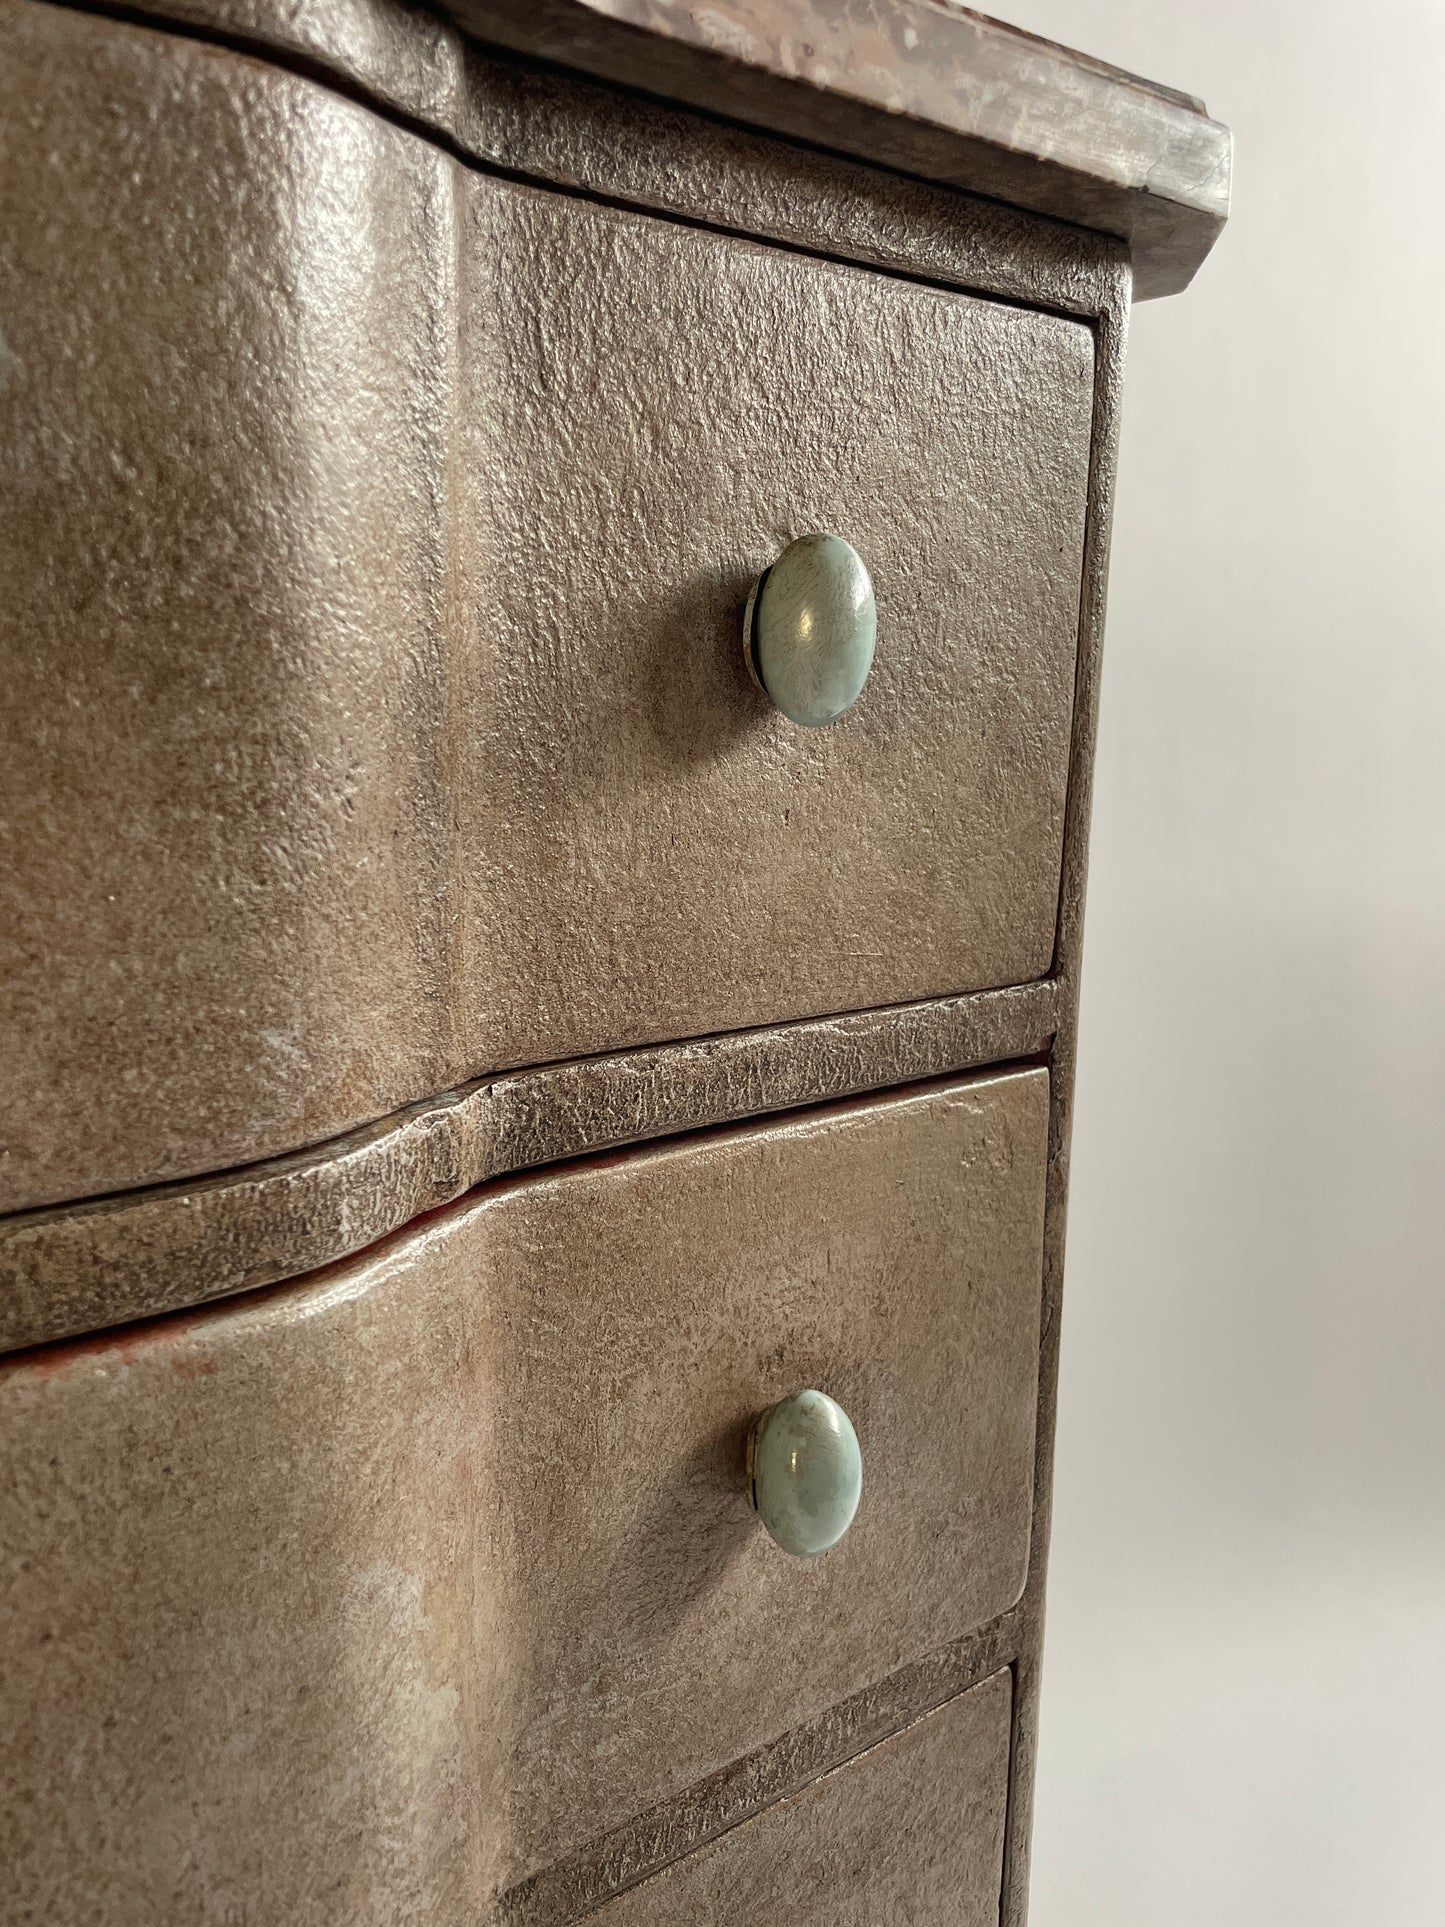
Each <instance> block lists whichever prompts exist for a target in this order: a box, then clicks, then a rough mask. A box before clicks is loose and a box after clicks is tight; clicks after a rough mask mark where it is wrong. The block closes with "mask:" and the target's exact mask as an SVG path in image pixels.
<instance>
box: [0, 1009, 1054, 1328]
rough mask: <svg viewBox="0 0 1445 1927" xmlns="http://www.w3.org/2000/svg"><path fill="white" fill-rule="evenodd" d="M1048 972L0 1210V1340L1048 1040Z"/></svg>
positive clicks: (481, 1094) (212, 1291) (496, 1085)
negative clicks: (125, 1188)
mask: <svg viewBox="0 0 1445 1927" xmlns="http://www.w3.org/2000/svg"><path fill="white" fill-rule="evenodd" d="M1055 1002H1056V996H1055V990H1054V986H1053V984H1052V983H1038V984H1024V985H1019V986H1017V987H1015V988H1012V989H1009V990H995V991H984V992H981V993H980V994H978V995H976V996H972V997H952V998H944V999H942V1000H940V1001H939V1002H936V1003H926V1004H910V1005H904V1006H903V1007H902V1008H900V1009H896V1010H877V1011H863V1012H859V1013H856V1014H853V1015H850V1016H843V1017H828V1018H819V1019H814V1020H812V1021H810V1022H805V1023H798V1024H785V1025H781V1026H779V1027H777V1028H774V1029H768V1030H754V1031H742V1032H734V1033H732V1034H730V1035H725V1036H721V1037H707V1038H701V1039H698V1040H696V1041H694V1042H691V1043H686V1044H674V1045H661V1046H653V1047H651V1048H648V1049H644V1050H636V1051H622V1052H619V1053H617V1054H615V1055H611V1056H606V1057H591V1058H584V1059H581V1060H578V1061H574V1062H572V1063H567V1064H553V1065H547V1066H545V1067H544V1068H542V1069H540V1070H533V1071H516V1072H513V1073H512V1074H511V1075H509V1076H506V1077H495V1078H487V1079H484V1080H482V1081H481V1082H479V1083H477V1084H473V1085H470V1086H466V1087H464V1088H463V1089H461V1090H457V1091H445V1092H443V1093H442V1094H441V1095H440V1096H439V1097H437V1098H434V1099H431V1100H429V1101H427V1102H424V1103H421V1104H417V1105H414V1106H411V1107H409V1108H408V1109H407V1110H405V1111H403V1112H402V1113H400V1114H399V1115H397V1116H393V1117H389V1118H384V1119H382V1120H381V1121H380V1122H379V1123H378V1124H376V1125H372V1126H367V1127H365V1128H364V1129H362V1130H359V1131H355V1132H352V1133H351V1134H349V1135H348V1136H347V1137H345V1138H342V1139H339V1140H333V1141H332V1142H330V1143H328V1144H322V1145H319V1146H317V1147H316V1149H315V1150H312V1151H303V1152H297V1153H292V1154H290V1155H288V1156H284V1157H279V1158H273V1159H270V1160H268V1161H267V1162H265V1163H262V1164H255V1165H251V1166H249V1167H247V1168H245V1169H242V1170H240V1171H233V1172H224V1173H221V1174H220V1175H218V1176H216V1177H213V1178H209V1179H204V1180H202V1181H200V1182H199V1183H195V1184H172V1185H160V1186H157V1187H155V1188H154V1189H150V1190H143V1191H135V1192H129V1193H125V1194H122V1195H121V1196H120V1197H116V1198H105V1199H100V1200H98V1201H96V1202H94V1203H90V1204H83V1205H61V1206H58V1207H55V1208H53V1209H49V1210H40V1211H21V1212H16V1213H14V1214H12V1215H11V1216H9V1217H0V1351H3V1350H15V1349H18V1348H20V1347H22V1346H26V1345H39V1344H44V1343H46V1342H48V1341H49V1340H51V1339H55V1338H65V1337H68V1336H70V1335H72V1334H74V1333H79V1332H86V1331H94V1330H96V1329H98V1328H99V1327H101V1326H104V1325H118V1324H124V1323H126V1322H128V1321H130V1320H132V1319H137V1318H150V1317H154V1316H156V1315H158V1314H160V1313H163V1312H168V1311H178V1310H180V1309H182V1308H183V1307H185V1306H189V1305H195V1304H199V1303H203V1302H204V1301H205V1300H207V1299H210V1298H226V1297H230V1296H232V1295H233V1294H234V1293H236V1292H241V1291H252V1290H255V1289H256V1288H257V1287H258V1286H261V1285H271V1284H276V1283H278V1282H280V1281H281V1280H283V1279H286V1278H295V1277H300V1276H301V1274H302V1273H304V1272H307V1271H313V1270H316V1269H317V1268H318V1267H319V1266H321V1265H326V1264H331V1263H332V1262H334V1261H335V1260H336V1259H338V1258H344V1257H347V1256H348V1255H349V1254H350V1253H352V1252H354V1251H360V1250H362V1249H364V1248H365V1247H366V1246H367V1245H370V1244H374V1243H376V1241H377V1240H378V1239H380V1238H384V1237H385V1236H387V1234H388V1233H390V1232H393V1231H397V1230H399V1229H400V1228H401V1227H402V1226H403V1225H405V1224H407V1223H408V1222H409V1221H410V1220H411V1219H413V1218H415V1217H418V1216H420V1214H421V1213H422V1212H424V1211H431V1210H435V1209H436V1208H437V1206H439V1205H443V1204H449V1203H450V1202H451V1201H452V1200H453V1199H454V1198H459V1197H460V1196H461V1195H462V1193H463V1192H465V1191H470V1190H471V1189H472V1188H473V1187H474V1186H476V1185H478V1184H484V1183H485V1182H486V1181H487V1180H488V1179H490V1178H495V1177H500V1176H503V1175H504V1174H505V1173H507V1172H509V1171H520V1170H524V1169H526V1168H527V1167H528V1166H532V1165H541V1164H555V1163H556V1162H558V1160H559V1159H563V1158H575V1157H582V1156H585V1155H586V1153H588V1152H589V1151H598V1150H603V1149H606V1148H608V1147H611V1146H615V1145H622V1144H631V1143H636V1142H638V1141H641V1140H645V1139H648V1138H659V1137H672V1136H676V1135H677V1134H679V1133H680V1132H683V1131H692V1130H697V1129H699V1128H701V1127H702V1126H705V1125H710V1124H723V1123H726V1122H727V1121H728V1120H729V1119H730V1118H741V1117H756V1116H760V1115H762V1114H763V1113H764V1112H767V1111H785V1110H791V1109H795V1108H797V1107H798V1106H800V1105H805V1104H818V1103H825V1102H827V1101H828V1100H830V1099H833V1098H839V1097H847V1096H850V1095H852V1094H853V1093H855V1092H859V1091H869V1090H881V1089H883V1088H884V1087H885V1086H887V1085H890V1084H908V1083H913V1082H916V1081H917V1080H919V1079H921V1078H930V1077H940V1076H942V1075H944V1074H945V1073H946V1072H949V1071H962V1070H972V1069H976V1068H977V1067H978V1066H980V1065H983V1064H997V1063H1005V1062H1007V1061H1009V1060H1010V1059H1013V1058H1025V1057H1040V1056H1042V1055H1043V1053H1044V1052H1045V1051H1047V1050H1048V1048H1049V1045H1050V1043H1051V1041H1052V1038H1053V1034H1054V1023H1055Z"/></svg>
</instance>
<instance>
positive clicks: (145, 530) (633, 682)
mask: <svg viewBox="0 0 1445 1927" xmlns="http://www.w3.org/2000/svg"><path fill="white" fill-rule="evenodd" d="M0 143H3V153H0V159H3V166H0V261H3V262H4V263H5V264H6V266H7V271H8V272H9V274H10V279H11V282H12V283H13V288H14V299H13V301H12V303H11V305H10V307H9V308H7V312H6V320H5V336H6V342H7V344H8V347H7V353H8V355H9V357H10V359H9V360H8V361H6V362H5V364H4V365H5V366H6V367H7V368H12V369H19V370H22V371H23V379H21V378H20V377H19V376H16V377H15V378H14V379H11V380H9V381H8V382H6V383H4V384H0V442H3V445H4V446H5V447H6V448H8V449H10V450H12V451H13V452H14V459H13V462H12V464H11V467H12V473H13V476H14V478H15V488H14V490H13V491H12V492H13V494H14V498H15V499H14V504H13V507H14V513H13V514H12V515H11V516H10V517H9V519H8V520H7V522H6V524H5V527H4V529H3V530H0V661H3V665H4V671H5V673H4V676H3V677H0V735H3V740H4V741H5V743H6V747H7V754H6V756H5V758H4V759H0V859H3V860H0V891H3V892H4V896H3V898H0V985H3V994H0V1061H3V1062H4V1063H5V1065H6V1066H7V1069H8V1071H9V1073H10V1074H9V1075H8V1076H6V1077H4V1078H3V1079H0V1210H8V1209H19V1208H22V1207H25V1206H29V1205H36V1204H44V1203H48V1202H53V1201H56V1200H59V1199H65V1198H70V1197H76V1196H83V1195H94V1194H99V1193H104V1192H109V1191H112V1190H122V1189H126V1188H129V1187H133V1186H137V1185H144V1184H148V1183H152V1182H156V1181H159V1180H163V1179H169V1178H176V1177H185V1176H190V1175H194V1174H196V1173H200V1172H206V1171H212V1170H218V1169H222V1168H224V1167H227V1166H231V1165H235V1164H239V1163H243V1162H245V1161H248V1160H251V1159H255V1158H260V1157H265V1156H268V1155H271V1154H274V1153H277V1152H281V1151H287V1150H291V1149H293V1148H295V1147H297V1146H298V1145H301V1144H308V1143H315V1142H317V1141H319V1140H322V1139H325V1138H327V1137H329V1136H331V1135H333V1134H335V1133H338V1132H341V1131H344V1130H346V1129H348V1128H350V1127H352V1126H354V1125H357V1124H360V1123H363V1122H366V1121H369V1120H371V1119H374V1118H377V1117H380V1116H383V1115H385V1114H387V1113H389V1112H391V1111H393V1110H395V1109H397V1108H398V1107H400V1106H402V1105H404V1104H407V1103H409V1102H411V1101H413V1100H415V1099H418V1098H422V1097H425V1096H429V1095H431V1094H433V1093H435V1092H437V1091H439V1090H442V1089H444V1088H447V1087H448V1086H450V1085H453V1084H456V1083H458V1082H460V1081H463V1080H465V1079H467V1078H470V1077H473V1076H477V1075H480V1074H482V1073H484V1072H486V1071H488V1070H492V1069H499V1068H502V1067H505V1066H516V1065H522V1064H531V1063H538V1062H544V1061H552V1060H556V1059H560V1058H566V1057H570V1056H573V1055H578V1054H586V1053H590V1052H596V1051H603V1050H607V1049H609V1048H612V1047H614V1046H620V1045H623V1044H628V1043H636V1042H653V1041H661V1040H664V1039H668V1038H673V1037H680V1036H692V1035H701V1034H707V1033H710V1032H713V1031H716V1030H720V1029H727V1028H731V1027H735V1026H749V1025H756V1024H761V1023H766V1022H770V1021H774V1020H783V1019H789V1018H795V1017H801V1016H805V1015H815V1014H823V1013H831V1012H835V1011H842V1010H848V1009H861V1008H866V1007H869V1006H872V1005H876V1004H888V1003H896V1002H900V1001H906V1000H909V999H914V998H922V997H927V996H929V995H932V994H935V993H947V992H953V991H964V990H969V989H974V988H980V987H984V986H989V985H998V984H1004V983H1009V982H1013V981H1017V980H1022V979H1026V978H1032V977H1037V976H1039V975H1040V974H1041V973H1043V972H1045V971H1047V969H1048V968H1049V965H1050V959H1051V955H1052V948H1053V938H1054V927H1055V912H1056V904H1057V898H1058V891H1059V879H1060V864H1061V850H1062V832H1063V821H1064V804H1065V788H1066V779H1067V769H1068V753H1069V738H1070V727H1071V714H1072V702H1073V685H1074V660H1075V630H1076V623H1077V613H1078V601H1079V582H1080V560H1081V553H1082V543H1083V536H1084V523H1085V502H1086V477H1087V468H1088V454H1089V437H1090V422H1091V407H1092V368H1093V353H1092V335H1091V333H1090V330H1089V329H1088V328H1087V327H1086V326H1084V325H1083V324H1081V323H1077V322H1071V321H1067V320H1064V319H1061V318H1059V317H1057V316H1053V315H1047V314H1042V313H1035V312H1030V311H1027V310H1025V309H1023V308H1018V307H1011V306H1008V305H1005V304H1002V303H998V302H989V301H984V300H978V299H972V298H969V297H966V296H964V295H961V294H958V293H949V292H946V291H942V290H939V289H935V288H932V287H927V286H923V285H920V284H916V283H912V282H906V281H903V280H900V279H890V278H889V277H888V276H886V275H883V274H879V273H871V272H866V271H864V270H862V269H858V268H851V267H847V266H842V265H838V264H835V263H833V262H830V261H826V260H822V259H818V258H812V257H809V256H806V255H804V254H801V253H794V252H788V251H785V250H783V249H779V248H768V247H763V246H757V245H753V244H750V243H747V242H744V241H741V240H736V239H730V238H728V237H726V236H723V235H720V234H716V233H711V232H703V231H701V230H698V229H692V228H688V227H686V226H684V225H682V224H679V223H673V222H667V221H662V220H656V219H650V218H646V217H643V216H641V215H634V214H630V213H627V212H624V211H620V210H615V209H609V208H605V207H601V206H598V205H594V204H590V203H587V202H584V201H582V200H578V199H572V198H568V197H564V196H560V195H555V194H549V193H545V192H542V191H539V190H533V189H529V188H524V187H521V186H518V185H515V184H511V183H507V182H504V181H500V180H497V179H494V178H489V177H485V176H482V175H480V174H476V173H471V172H468V171H467V170H465V169H463V168H461V167H459V166H457V165H456V164H455V163H453V162H452V161H450V160H449V159H448V158H447V157H446V156H445V155H443V154H442V153H440V152H439V151H438V150H436V149H435V148H432V147H430V146H428V145H427V144H426V143H425V142H423V141H421V140H419V139H416V138H414V137H412V136H409V135H407V134H404V133H402V132H401V131H400V130H398V129H397V128H395V127H393V126H391V125H389V124H387V123H385V122H383V121H381V120H379V119H377V118H375V117H374V116H370V115H368V114H366V113H365V112H364V111H363V110H362V109H360V108H359V107H357V106H355V105H353V104H352V103H350V102H348V101H344V100H341V99H339V98H338V97H336V96H335V95H333V94H330V93H328V92H326V91H325V90H324V89H322V88H320V87H317V86H315V85H313V84H311V83H309V82H307V81H304V80H301V79H299V78H298V77H296V76H294V75H291V74H287V73H282V72H279V71H276V70H268V69H266V68H264V67H262V66H259V65H257V64H256V63H252V62H248V61H244V60H241V59H239V58H235V57H232V56H230V55H226V54H222V53H219V52H217V51H216V50H215V49H214V48H210V47H203V46H199V45H196V44H193V43H188V42H185V41H182V40H178V39H168V38H167V37H166V36H163V35H158V34H155V33H148V32H143V31H140V30H137V29H135V28H132V27H128V26H124V25H121V24H119V23H117V22H113V21H104V20H98V19H95V18H92V17H89V16H86V15H83V14H79V13H72V12H69V11H67V10H63V9H57V8H52V7H45V6H29V5H26V4H24V0H18V3H17V4H16V5H15V6H14V7H13V8H12V9H11V10H10V11H9V13H7V15H6V17H5V20H4V22H3V23H0ZM210 152H214V153H217V154H222V155H224V156H225V157H226V159H225V162H224V165H218V166H216V167H214V168H203V167H198V166H197V165H195V160H194V157H195V156H196V155H197V154H205V153H210ZM57 155H63V156H64V157H65V164H64V165H63V166H57V165H55V157H56V156H57ZM42 208H43V209H44V210H45V218H44V219H43V220H42V219H39V218H37V215H36V210H37V209H42ZM959 218H960V220H961V221H964V222H967V221H968V220H969V219H971V218H972V217H971V216H970V215H969V214H968V213H967V211H966V209H964V208H963V207H962V206H961V208H960V216H959ZM77 370H79V371H81V372H80V373H79V374H77V372H76V371H77ZM813 529H831V530H834V531H836V532H837V533H838V534H839V535H841V536H844V537H846V538H847V539H848V540H849V541H850V542H851V543H852V544H853V545H854V546H855V547H856V548H857V550H858V551H859V552H860V554H861V555H862V557H863V559H864V561H865V562H866V564H867V565H868V567H869V569H870V570H871V572H872V576H873V580H874V584H875V588H876V592H877V608H878V648H877V656H876V659H875V663H874V667H873V672H872V675H871V677H870V679H869V681H868V683H867V685H866V687H865V688H864V690H863V693H862V696H861V698H860V700H859V701H858V703H857V705H856V706H855V707H854V708H853V709H852V710H851V711H850V712H849V713H848V714H847V715H846V716H844V717H843V718H842V719H841V720H839V721H838V722H836V723H834V724H832V725H831V726H829V727H827V728H823V729H815V730H810V729H802V728H799V727H798V726H796V725H794V724H792V723H790V722H788V721H786V720H785V719H784V718H783V716H782V715H781V714H780V713H779V711H777V710H776V709H774V708H773V707H772V705H771V704H770V703H769V701H768V699H767V698H766V696H764V695H763V694H762V692H761V691H760V690H759V689H757V688H756V687H754V685H753V684H752V682H751V681H750V680H749V677H748V675H747V672H746V669H745V666H744V661H743V654H742V647H741V620H742V614H743V609H744V604H745V601H746V598H747V595H748V591H749V588H750V585H751V583H752V582H753V580H754V578H755V577H756V576H757V574H758V572H759V571H760V570H762V569H763V568H764V567H766V566H767V565H768V564H769V563H771V562H772V560H773V559H774V558H775V557H776V555H777V554H778V552H779V550H780V549H781V548H782V547H783V545H784V544H785V543H787V542H788V541H789V540H790V538H792V537H796V536H798V535H801V534H803V533H805V532H807V531H809V530H813Z"/></svg>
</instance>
